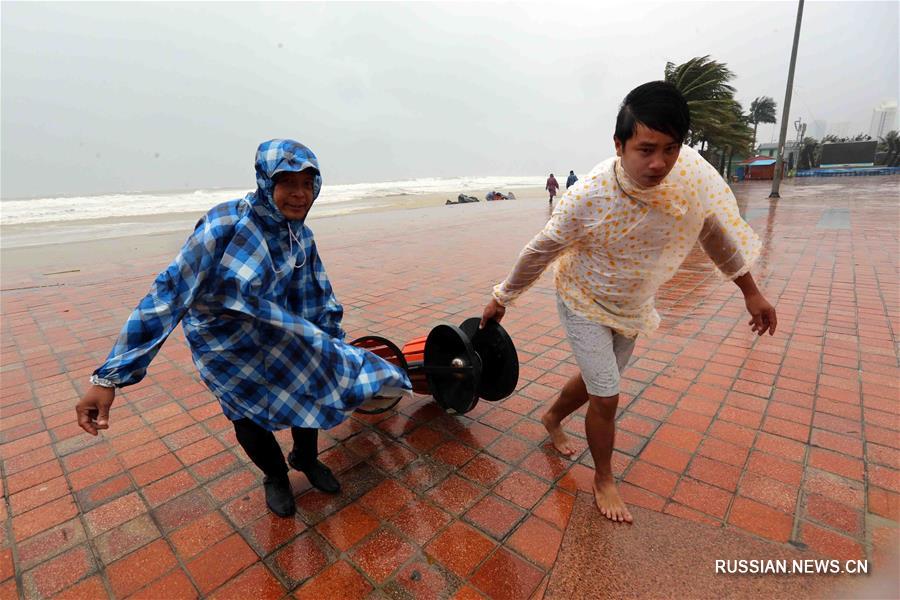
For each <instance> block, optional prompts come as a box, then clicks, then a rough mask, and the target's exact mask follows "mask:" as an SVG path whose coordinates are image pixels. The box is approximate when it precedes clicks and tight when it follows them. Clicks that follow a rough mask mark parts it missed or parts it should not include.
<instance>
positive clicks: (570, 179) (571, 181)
mask: <svg viewBox="0 0 900 600" xmlns="http://www.w3.org/2000/svg"><path fill="white" fill-rule="evenodd" d="M576 181H578V176H577V175H575V171H569V177H568V178H567V179H566V189H569V188H570V187H572V186H573V185H575V182H576Z"/></svg>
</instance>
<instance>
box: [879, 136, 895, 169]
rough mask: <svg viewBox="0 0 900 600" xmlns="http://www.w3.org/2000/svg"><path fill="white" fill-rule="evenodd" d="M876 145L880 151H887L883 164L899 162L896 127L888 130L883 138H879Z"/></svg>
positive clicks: (891, 164) (891, 165)
mask: <svg viewBox="0 0 900 600" xmlns="http://www.w3.org/2000/svg"><path fill="white" fill-rule="evenodd" d="M878 146H879V150H881V151H882V152H883V151H887V157H886V158H885V160H884V164H885V166H888V167H895V166H897V163H898V162H900V132H898V131H897V130H896V129H895V130H893V131H888V132H887V133H886V134H884V137H883V138H880V143H879V144H878Z"/></svg>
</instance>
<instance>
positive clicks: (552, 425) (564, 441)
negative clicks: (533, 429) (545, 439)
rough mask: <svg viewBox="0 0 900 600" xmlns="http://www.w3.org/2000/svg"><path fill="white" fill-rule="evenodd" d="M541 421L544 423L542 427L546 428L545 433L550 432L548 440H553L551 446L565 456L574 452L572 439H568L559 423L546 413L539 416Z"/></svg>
mask: <svg viewBox="0 0 900 600" xmlns="http://www.w3.org/2000/svg"><path fill="white" fill-rule="evenodd" d="M541 423H543V424H544V428H545V429H546V430H547V433H549V434H550V441H551V442H553V447H554V448H556V449H557V450H558V451H559V453H560V454H563V455H565V456H572V455H573V454H575V451H576V448H575V445H574V444H573V443H572V440H570V439H569V436H567V435H566V432H565V431H563V428H562V425H561V424H560V423H558V422H556V421H554V420H553V419H551V418H550V417H548V416H547V414H546V413H545V414H544V416H543V417H541Z"/></svg>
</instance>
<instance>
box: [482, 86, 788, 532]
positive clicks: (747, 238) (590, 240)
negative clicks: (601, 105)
mask: <svg viewBox="0 0 900 600" xmlns="http://www.w3.org/2000/svg"><path fill="white" fill-rule="evenodd" d="M689 129H690V112H689V110H688V106H687V102H686V101H685V99H684V97H683V96H682V95H681V93H680V92H679V91H678V90H677V89H676V88H675V87H674V86H672V85H670V84H668V83H665V82H662V81H653V82H650V83H646V84H644V85H641V86H639V87H637V88H635V89H634V90H632V91H631V92H630V93H629V94H628V96H626V97H625V100H624V102H623V103H622V107H621V108H620V110H619V115H618V118H617V119H616V131H615V136H614V141H615V145H616V156H615V157H613V158H610V159H608V160H606V161H603V162H602V163H600V164H599V165H597V166H596V167H594V169H593V170H592V171H591V172H590V173H589V174H588V175H587V176H586V177H584V178H583V179H582V180H581V181H579V182H578V183H576V184H575V185H574V186H572V187H571V188H569V189H568V190H567V191H566V193H565V195H564V196H563V197H562V198H561V199H560V200H559V203H558V204H557V206H556V209H554V211H553V215H552V216H551V218H550V220H549V221H548V222H547V225H546V226H545V227H544V229H543V230H542V231H541V232H540V233H538V234H537V235H536V236H535V237H534V238H533V239H532V240H531V242H529V243H528V245H527V246H526V247H525V249H524V250H522V253H521V254H520V255H519V258H518V260H517V261H516V264H515V266H514V267H513V269H512V271H510V273H509V275H508V276H507V278H506V279H505V280H504V281H503V282H502V283H500V284H499V285H497V286H496V287H494V290H493V297H492V299H491V301H490V302H489V303H488V305H487V306H486V307H485V309H484V316H483V321H482V322H484V321H486V320H488V319H495V320H497V321H499V320H500V319H501V318H502V317H503V315H504V313H505V311H506V307H507V306H509V305H510V304H511V303H512V302H513V301H514V300H515V299H516V298H517V297H518V296H520V295H521V294H522V293H523V292H524V291H525V290H526V289H528V287H530V286H531V285H532V284H533V283H534V282H535V281H537V279H538V278H539V277H540V276H541V273H543V271H544V270H545V269H546V268H547V266H548V265H549V264H550V263H551V262H553V261H554V260H556V259H558V267H557V272H556V289H557V308H558V310H559V314H560V320H561V322H562V324H563V326H564V328H565V330H566V333H567V336H568V338H569V343H570V345H571V346H572V351H573V353H574V355H575V359H576V361H577V362H578V366H579V369H580V371H581V372H580V373H579V374H578V375H575V376H574V377H572V378H571V379H570V380H569V381H568V382H567V383H566V385H565V386H564V387H563V389H562V391H561V392H560V396H559V398H558V399H557V400H556V402H555V403H554V404H553V405H552V406H551V407H550V409H549V410H548V411H547V412H546V413H545V414H544V416H543V417H542V421H543V423H544V426H545V427H546V428H547V430H548V432H549V433H550V439H551V441H552V442H553V445H554V446H555V447H556V449H557V450H559V451H560V452H561V453H563V454H566V455H571V454H574V453H575V450H576V449H575V446H574V445H573V444H572V442H571V440H570V439H569V438H568V437H567V436H566V434H565V433H564V431H563V429H562V427H561V422H562V420H563V419H565V418H566V417H567V416H569V415H570V414H572V413H573V412H574V411H576V410H577V409H578V408H580V407H581V406H583V405H584V404H585V403H588V410H587V416H586V418H585V433H586V435H587V441H588V446H589V448H590V452H591V456H592V457H593V459H594V465H595V469H596V471H595V474H594V495H595V499H596V502H597V506H598V508H599V509H600V511H601V512H602V513H603V515H604V516H605V517H607V518H609V519H610V520H612V521H617V522H629V523H630V522H631V521H632V517H631V513H630V512H629V511H628V508H627V507H626V506H625V504H624V502H622V499H621V498H620V496H619V493H618V491H617V489H616V485H615V481H614V478H613V475H612V467H611V464H610V461H611V457H612V450H613V442H614V438H615V415H616V407H617V406H618V402H619V376H620V373H621V371H622V369H623V368H624V367H625V365H626V364H627V363H628V359H629V358H630V356H631V352H632V350H633V348H634V342H635V338H636V337H637V335H638V334H642V333H643V334H649V333H651V332H652V331H654V330H655V329H656V328H657V327H658V326H659V314H658V313H657V312H656V308H655V306H654V304H655V295H656V292H657V290H658V289H659V287H660V286H661V285H662V284H663V283H665V282H666V281H668V280H669V279H671V278H672V276H673V275H675V272H676V271H677V269H678V267H679V266H680V265H681V263H682V262H683V261H684V259H685V257H687V255H688V253H689V252H690V250H691V248H693V246H694V244H695V243H696V242H697V241H699V242H700V244H701V246H702V247H703V250H704V251H705V252H706V254H707V255H708V256H709V257H710V259H711V260H712V261H713V263H714V264H715V265H716V267H717V268H718V269H719V271H720V273H721V274H722V276H723V277H725V278H727V279H729V280H731V281H734V282H735V284H737V286H738V287H739V288H740V289H741V291H742V292H743V294H744V299H745V302H746V305H747V310H748V311H749V313H750V316H751V320H750V326H751V328H752V330H753V331H754V332H755V333H757V334H759V335H763V334H764V333H766V332H767V331H768V332H769V334H770V335H771V334H774V333H775V326H776V316H775V309H774V308H773V307H772V305H771V304H769V302H768V301H766V299H765V298H764V297H763V295H762V294H761V293H760V291H759V290H758V289H757V287H756V284H755V283H754V281H753V277H752V276H751V275H750V268H751V267H752V266H753V263H754V262H755V261H756V259H757V258H758V256H759V251H760V242H759V238H758V237H757V236H756V234H755V233H754V232H753V230H752V229H750V226H749V225H747V223H746V222H745V221H744V220H743V219H742V218H741V216H740V213H739V212H738V207H737V203H736V202H735V198H734V195H733V194H732V192H731V189H730V188H729V187H728V185H727V184H726V183H725V181H724V180H723V179H722V177H721V176H720V175H719V173H718V172H717V171H716V169H715V168H714V167H713V166H712V165H710V164H709V163H708V162H706V160H705V159H704V158H703V157H702V156H700V155H699V154H698V153H697V152H696V151H695V150H693V149H692V148H689V147H687V146H683V145H682V143H683V142H684V139H685V137H686V135H687V133H688V130H689Z"/></svg>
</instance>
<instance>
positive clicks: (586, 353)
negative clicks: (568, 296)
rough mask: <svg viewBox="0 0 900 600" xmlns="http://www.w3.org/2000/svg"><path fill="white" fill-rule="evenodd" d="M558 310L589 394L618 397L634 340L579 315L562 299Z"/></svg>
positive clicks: (559, 299) (557, 300)
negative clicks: (621, 378) (620, 383)
mask: <svg viewBox="0 0 900 600" xmlns="http://www.w3.org/2000/svg"><path fill="white" fill-rule="evenodd" d="M556 308H557V310H558V311H559V320H560V322H562V325H563V328H564V329H565V330H566V335H567V336H568V337H569V344H570V345H571V346H572V353H573V354H574V355H575V361H576V362H577V363H578V367H579V368H580V369H581V377H582V379H584V385H585V387H587V391H588V394H590V395H592V396H604V397H609V396H615V395H616V394H618V393H619V381H620V374H621V373H622V371H623V370H624V369H625V365H627V364H628V360H629V359H630V358H631V353H632V352H633V351H634V342H635V340H634V338H630V337H626V336H624V335H622V334H621V333H617V332H615V331H613V330H612V329H610V328H609V327H607V326H606V325H601V324H600V323H597V322H595V321H591V320H590V319H586V318H584V317H582V316H580V315H577V314H575V313H574V312H572V311H571V310H570V309H569V307H568V306H566V304H565V302H563V301H562V299H561V298H560V297H559V296H557V297H556Z"/></svg>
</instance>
